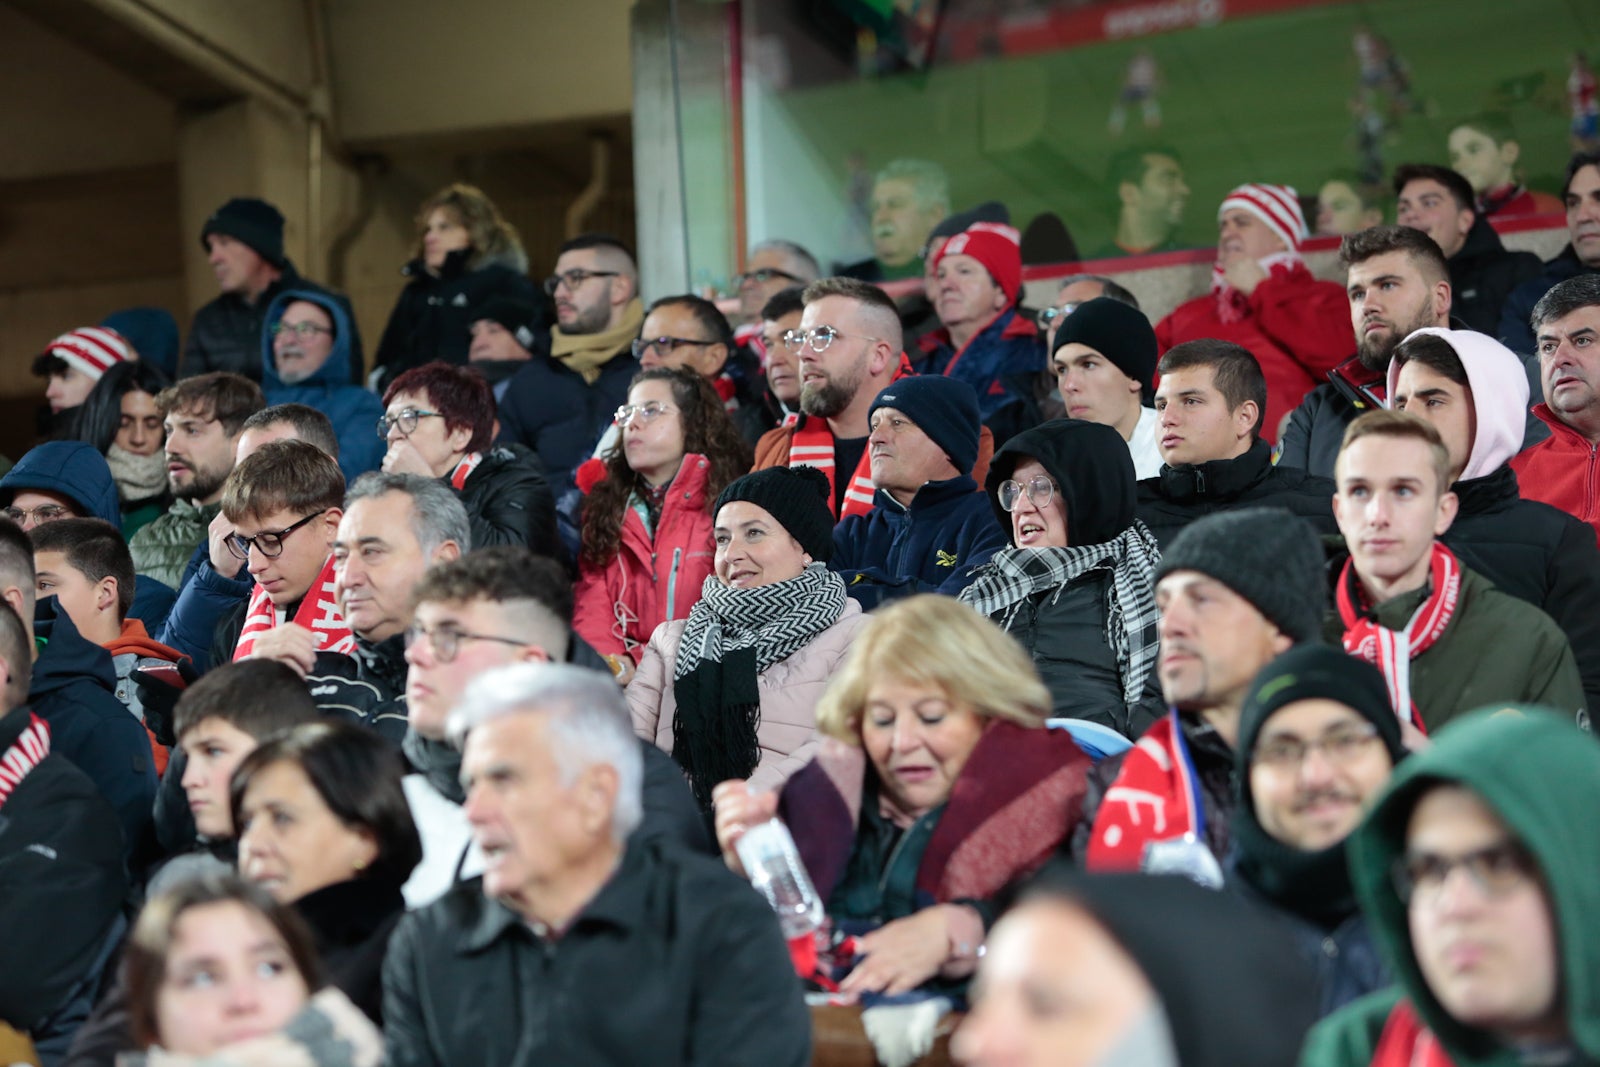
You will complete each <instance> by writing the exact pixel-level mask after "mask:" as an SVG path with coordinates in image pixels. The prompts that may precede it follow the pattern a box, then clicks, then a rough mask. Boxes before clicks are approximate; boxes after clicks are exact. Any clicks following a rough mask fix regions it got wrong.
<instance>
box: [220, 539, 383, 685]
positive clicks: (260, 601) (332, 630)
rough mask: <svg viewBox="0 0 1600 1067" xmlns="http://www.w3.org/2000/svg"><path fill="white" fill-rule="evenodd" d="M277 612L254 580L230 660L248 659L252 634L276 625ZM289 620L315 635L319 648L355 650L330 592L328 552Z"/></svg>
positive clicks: (253, 635) (337, 604)
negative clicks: (242, 625) (237, 641)
mask: <svg viewBox="0 0 1600 1067" xmlns="http://www.w3.org/2000/svg"><path fill="white" fill-rule="evenodd" d="M278 615H279V613H278V607H277V605H276V604H274V603H273V602H272V598H271V597H269V596H267V591H266V590H265V589H263V588H262V587H261V583H260V582H257V583H256V587H255V588H254V589H252V590H250V605H249V607H247V608H246V609H245V613H244V629H243V630H241V631H239V643H238V644H237V645H235V646H234V649H233V659H234V662H238V661H239V660H242V659H248V658H249V657H250V652H251V650H252V649H254V648H255V646H256V638H257V637H259V636H261V635H262V634H263V633H266V632H267V631H268V630H273V629H276V628H277V627H278V626H279V625H280V619H279V617H278ZM293 621H294V622H296V623H298V624H299V625H301V626H304V627H305V628H306V629H308V630H310V631H311V632H312V633H314V634H316V635H317V651H319V652H343V653H344V654H346V655H349V654H350V653H351V652H354V651H355V647H356V639H355V636H354V635H353V634H351V633H350V627H349V626H347V625H346V624H345V621H344V614H343V613H342V612H340V610H339V602H338V600H336V599H335V598H334V595H333V556H332V554H330V555H329V556H328V559H327V562H325V563H323V565H322V571H321V572H320V573H319V574H318V575H317V579H316V581H314V582H312V583H311V588H310V589H308V590H306V595H305V596H304V597H302V598H301V600H300V607H299V609H298V610H296V611H295V613H294V620H293Z"/></svg>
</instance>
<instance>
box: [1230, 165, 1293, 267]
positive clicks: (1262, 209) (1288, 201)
mask: <svg viewBox="0 0 1600 1067" xmlns="http://www.w3.org/2000/svg"><path fill="white" fill-rule="evenodd" d="M1235 209H1239V210H1242V211H1248V212H1250V214H1252V215H1254V216H1255V217H1256V218H1258V219H1260V220H1261V221H1262V222H1263V223H1265V224H1266V226H1267V229H1269V230H1271V231H1272V232H1273V233H1275V234H1277V235H1278V239H1279V240H1281V241H1282V242H1283V247H1284V248H1286V249H1288V250H1289V251H1290V252H1298V251H1300V242H1302V241H1304V240H1305V239H1306V238H1307V237H1309V236H1311V233H1310V231H1309V230H1308V229H1307V228H1306V216H1305V212H1303V211H1301V210H1300V195H1299V194H1298V193H1296V192H1295V191H1294V187H1293V186H1289V185H1263V184H1261V183H1259V182H1250V183H1248V184H1245V185H1241V186H1239V187H1238V188H1237V189H1235V190H1234V191H1233V192H1231V193H1229V194H1228V196H1227V199H1225V200H1223V201H1222V206H1221V207H1219V208H1217V221H1218V222H1221V221H1222V216H1223V215H1225V214H1227V213H1228V212H1229V211H1233V210H1235Z"/></svg>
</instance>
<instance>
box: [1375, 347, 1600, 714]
mask: <svg viewBox="0 0 1600 1067" xmlns="http://www.w3.org/2000/svg"><path fill="white" fill-rule="evenodd" d="M1386 395H1387V396H1388V397H1390V398H1391V404H1392V406H1393V407H1394V408H1395V409H1396V410H1400V411H1406V412H1409V413H1410V414H1413V415H1416V416H1418V417H1420V418H1422V419H1423V420H1425V421H1427V422H1429V423H1431V424H1432V425H1433V427H1434V428H1435V429H1436V430H1438V431H1439V436H1440V437H1441V438H1443V439H1444V443H1445V447H1446V449H1447V450H1448V451H1449V453H1450V464H1451V468H1452V472H1453V477H1454V479H1455V484H1454V485H1453V486H1452V487H1451V489H1452V490H1453V491H1454V492H1455V494H1456V497H1457V499H1458V500H1459V501H1460V510H1459V512H1458V513H1457V515H1456V518H1455V521H1454V522H1453V523H1452V524H1451V526H1450V529H1449V530H1447V531H1446V532H1445V533H1444V534H1443V535H1442V536H1441V537H1440V540H1441V541H1443V542H1444V543H1445V544H1446V545H1448V546H1449V547H1450V549H1451V550H1452V551H1454V552H1455V553H1456V555H1457V556H1459V557H1460V559H1461V562H1462V563H1464V564H1466V565H1467V566H1468V567H1470V568H1472V569H1473V570H1475V571H1477V572H1478V573H1479V574H1481V575H1483V576H1484V577H1485V578H1488V579H1489V580H1490V581H1491V582H1493V583H1494V585H1495V587H1496V588H1498V589H1499V590H1500V591H1501V592H1503V593H1508V594H1510V595H1511V596H1514V597H1517V598H1518V599H1520V600H1525V601H1527V602H1528V603H1530V604H1532V605H1534V606H1535V607H1537V608H1540V609H1542V610H1543V611H1544V612H1545V614H1547V615H1549V616H1550V617H1551V618H1552V619H1554V620H1555V622H1556V624H1557V625H1559V626H1560V627H1561V629H1562V631H1563V632H1564V633H1565V634H1566V635H1567V640H1568V642H1569V643H1570V644H1571V645H1572V650H1573V654H1574V655H1575V657H1576V658H1577V662H1578V673H1579V674H1580V675H1581V676H1582V678H1583V689H1584V695H1585V696H1586V697H1587V698H1588V705H1589V707H1590V708H1591V709H1596V708H1600V549H1597V548H1596V546H1595V538H1594V533H1593V531H1592V529H1591V528H1590V527H1589V526H1588V524H1586V523H1584V522H1582V521H1580V520H1578V519H1576V518H1574V517H1572V516H1571V515H1569V514H1567V513H1566V512H1564V511H1562V510H1560V509H1559V508H1554V507H1551V506H1550V505H1548V504H1543V503H1539V502H1537V501H1533V500H1524V499H1522V498H1521V496H1520V495H1519V494H1518V489H1517V476H1516V472H1514V471H1513V470H1512V469H1511V468H1510V467H1509V466H1508V465H1507V462H1508V461H1509V460H1510V459H1511V457H1512V456H1515V455H1516V454H1517V453H1518V452H1519V451H1521V449H1522V444H1523V427H1524V415H1525V413H1526V412H1527V410H1528V399H1529V397H1528V383H1527V377H1526V375H1525V374H1524V373H1523V369H1522V363H1521V361H1520V360H1519V359H1518V358H1517V357H1516V355H1515V354H1514V353H1513V352H1512V351H1511V350H1510V349H1508V348H1506V347H1505V346H1504V345H1502V344H1501V343H1500V342H1498V341H1496V340H1495V339H1494V338H1492V337H1489V336H1488V335H1487V334H1481V333H1476V332H1474V331H1472V330H1447V329H1441V328H1438V327H1428V328H1426V329H1422V330H1417V331H1416V332H1414V333H1412V334H1410V335H1409V336H1407V337H1406V339H1405V340H1404V341H1402V342H1401V343H1400V344H1399V345H1398V346H1396V348H1395V352H1394V358H1393V360H1392V361H1391V362H1390V364H1389V372H1388V390H1387V393H1386Z"/></svg>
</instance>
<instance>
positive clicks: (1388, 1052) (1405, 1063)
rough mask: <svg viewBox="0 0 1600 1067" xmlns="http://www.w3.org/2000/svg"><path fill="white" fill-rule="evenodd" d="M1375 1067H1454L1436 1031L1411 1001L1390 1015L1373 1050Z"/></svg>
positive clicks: (1406, 1001)
mask: <svg viewBox="0 0 1600 1067" xmlns="http://www.w3.org/2000/svg"><path fill="white" fill-rule="evenodd" d="M1372 1067H1453V1065H1452V1064H1451V1061H1450V1057H1449V1056H1447V1055H1446V1054H1445V1051H1444V1046H1443V1045H1441V1044H1439V1039H1438V1038H1436V1037H1434V1036H1433V1031H1431V1030H1429V1029H1428V1028H1427V1027H1426V1026H1423V1025H1422V1020H1421V1019H1419V1018H1417V1013H1416V1010H1415V1009H1413V1008H1412V1007H1411V1002H1410V1001H1409V1000H1402V1001H1401V1002H1400V1003H1398V1004H1396V1005H1395V1006H1394V1010H1393V1011H1391V1012H1390V1013H1389V1018H1388V1020H1387V1021H1386V1022H1385V1023H1384V1024H1383V1033H1382V1034H1380V1035H1379V1036H1378V1045H1377V1047H1376V1048H1375V1049H1373V1050H1372Z"/></svg>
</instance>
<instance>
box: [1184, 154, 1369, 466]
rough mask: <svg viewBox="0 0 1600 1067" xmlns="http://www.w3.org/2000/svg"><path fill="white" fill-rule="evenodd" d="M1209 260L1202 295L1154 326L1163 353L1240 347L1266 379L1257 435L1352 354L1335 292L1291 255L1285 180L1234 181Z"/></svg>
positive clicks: (1296, 253) (1292, 229)
mask: <svg viewBox="0 0 1600 1067" xmlns="http://www.w3.org/2000/svg"><path fill="white" fill-rule="evenodd" d="M1217 227H1218V231H1219V236H1218V239H1217V262H1216V265H1215V266H1213V267H1212V270H1211V291H1210V292H1209V293H1207V294H1206V295H1204V296H1199V297H1196V298H1195V299H1193V300H1190V301H1189V302H1188V303H1186V304H1180V305H1179V306H1178V307H1177V309H1176V310H1174V311H1173V312H1172V314H1170V315H1168V316H1167V317H1166V318H1164V319H1162V320H1161V322H1160V323H1158V324H1157V325H1156V340H1157V341H1158V342H1159V343H1160V345H1161V351H1163V352H1165V351H1166V350H1167V349H1169V348H1171V347H1172V346H1174V345H1177V344H1182V343H1183V342H1184V341H1193V340H1197V339H1198V338H1202V337H1214V338H1218V339H1220V340H1224V341H1232V342H1234V343H1235V344H1239V345H1243V346H1244V347H1245V348H1248V349H1249V350H1250V352H1251V354H1252V355H1254V356H1255V357H1256V360H1257V362H1259V363H1260V364H1261V370H1262V372H1263V373H1264V374H1265V375H1266V378H1267V410H1266V412H1265V413H1264V416H1265V417H1264V418H1263V419H1262V423H1261V425H1262V434H1261V436H1262V437H1264V438H1265V439H1267V440H1268V441H1276V440H1277V437H1278V424H1279V423H1280V422H1281V421H1282V420H1283V418H1284V416H1286V415H1288V414H1289V413H1290V412H1291V411H1293V410H1294V409H1295V408H1296V407H1298V406H1299V404H1300V401H1301V400H1302V399H1304V398H1305V395H1306V394H1307V393H1308V392H1310V391H1311V389H1312V388H1313V387H1314V386H1316V385H1317V384H1318V383H1319V382H1322V381H1323V380H1324V379H1325V378H1326V377H1327V373H1328V371H1330V370H1332V369H1333V368H1334V367H1335V366H1337V365H1338V364H1339V363H1340V362H1341V361H1343V360H1344V359H1345V358H1346V357H1348V356H1349V355H1351V354H1352V353H1353V352H1355V347H1356V343H1355V337H1354V335H1353V334H1352V333H1351V330H1350V309H1349V306H1348V304H1347V303H1346V301H1345V295H1344V289H1343V288H1341V287H1340V286H1338V285H1336V284H1334V283H1333V282H1322V281H1318V280H1317V279H1316V278H1313V277H1312V276H1311V272H1310V271H1309V270H1307V269H1306V265H1305V263H1304V261H1302V260H1301V258H1300V244H1301V242H1302V241H1304V240H1305V239H1306V237H1307V236H1308V232H1307V229H1306V219H1305V214H1304V213H1303V212H1302V211H1301V210H1300V201H1299V198H1298V196H1297V195H1296V193H1295V191H1294V190H1293V189H1291V188H1290V187H1288V186H1286V185H1262V184H1259V183H1253V184H1249V185H1241V186H1239V187H1238V188H1237V189H1235V190H1233V192H1231V193H1229V194H1228V196H1227V199H1225V200H1223V202H1222V206H1221V207H1220V208H1219V209H1218V210H1217Z"/></svg>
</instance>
